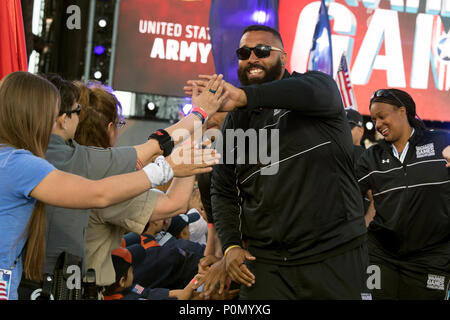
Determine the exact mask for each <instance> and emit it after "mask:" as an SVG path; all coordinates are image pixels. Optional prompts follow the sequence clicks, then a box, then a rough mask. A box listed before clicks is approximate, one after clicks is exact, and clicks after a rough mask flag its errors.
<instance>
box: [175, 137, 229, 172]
mask: <svg viewBox="0 0 450 320" xmlns="http://www.w3.org/2000/svg"><path fill="white" fill-rule="evenodd" d="M220 157H221V155H220V154H219V153H217V152H216V150H214V149H210V148H202V147H201V146H199V145H198V144H195V143H193V142H191V141H189V142H188V143H183V144H182V145H181V146H178V147H177V148H175V149H174V150H173V151H172V153H171V154H170V155H169V156H168V157H166V160H167V162H168V163H169V164H170V166H171V167H172V170H173V173H174V176H175V177H188V176H192V175H196V174H199V173H204V172H210V171H212V166H213V165H216V164H218V163H219V159H220Z"/></svg>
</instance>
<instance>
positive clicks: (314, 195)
mask: <svg viewBox="0 0 450 320" xmlns="http://www.w3.org/2000/svg"><path fill="white" fill-rule="evenodd" d="M236 52H237V55H238V58H239V69H238V75H239V79H240V82H241V83H242V85H243V86H242V87H241V88H236V87H234V86H233V85H231V84H228V83H227V84H226V86H225V87H226V91H227V94H228V98H227V100H226V101H225V102H224V104H223V105H222V109H221V110H222V111H231V112H230V113H229V114H228V116H227V118H226V119H225V121H224V124H223V126H222V133H223V137H225V136H226V135H227V134H226V133H227V130H233V131H234V132H236V135H235V137H237V140H239V139H240V137H239V134H238V133H237V131H235V130H237V129H242V130H244V131H247V132H248V130H254V135H256V137H257V139H258V142H257V143H255V141H248V139H247V142H246V144H245V145H246V146H247V147H250V146H252V145H253V147H254V146H255V145H256V146H258V154H260V151H261V150H260V149H261V148H263V149H265V150H266V151H268V154H270V155H271V156H272V155H273V154H274V153H278V157H277V158H278V161H276V162H273V163H269V164H267V162H265V163H264V162H263V161H261V159H258V161H257V163H254V162H252V161H250V159H252V157H254V154H251V152H250V151H249V148H241V147H238V148H236V146H237V144H236V139H223V140H224V141H223V150H224V153H223V159H222V160H223V161H222V164H219V165H216V166H215V168H214V171H213V174H212V185H211V202H212V212H213V216H214V221H215V227H216V229H217V232H218V235H219V238H220V240H221V243H222V249H223V252H224V257H225V264H226V271H227V273H228V274H229V276H230V277H231V279H232V280H234V281H236V282H238V283H240V284H241V291H240V299H361V298H362V297H363V298H367V297H370V295H368V294H366V292H369V290H368V289H367V287H366V279H367V274H366V268H367V266H368V256H367V249H366V227H365V223H364V217H363V203H362V199H361V196H360V191H359V187H358V183H357V181H356V178H355V176H354V170H353V162H352V136H351V133H350V128H349V126H348V124H347V119H346V114H345V111H344V107H343V105H342V100H341V97H340V94H339V90H338V88H337V86H336V83H335V82H334V80H333V79H332V78H331V77H329V76H328V75H326V74H324V73H321V72H316V71H311V72H307V73H304V74H299V73H296V72H294V73H293V74H292V75H291V74H289V72H288V71H287V70H285V65H286V61H287V54H286V52H284V50H283V43H282V40H281V37H280V35H279V33H278V32H277V31H276V30H274V29H272V28H269V27H266V26H261V25H255V26H250V27H247V28H246V29H245V30H244V32H243V35H242V38H241V41H240V46H239V49H238V50H237V51H236ZM208 77H209V76H203V78H206V79H207V78H208ZM194 83H195V85H196V86H197V87H199V88H201V87H202V86H203V85H204V83H205V82H204V81H203V80H196V81H189V82H188V84H189V85H190V86H191V87H192V86H194ZM186 88H187V89H186ZM186 88H185V90H186V92H189V86H188V87H186ZM242 130H241V132H242ZM264 130H267V131H266V134H264ZM274 131H277V134H278V137H279V139H278V141H275V142H274V141H273V139H271V138H270V137H272V135H271V134H272V133H273V132H274ZM249 136H251V135H249ZM268 137H269V138H268ZM250 149H251V148H250ZM253 149H254V148H253ZM243 159H244V160H245V161H242V160H243Z"/></svg>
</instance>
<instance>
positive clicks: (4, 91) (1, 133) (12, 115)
mask: <svg viewBox="0 0 450 320" xmlns="http://www.w3.org/2000/svg"><path fill="white" fill-rule="evenodd" d="M59 103H60V97H59V93H58V90H57V89H56V87H55V86H54V85H52V84H51V83H50V82H48V81H47V80H45V79H43V78H42V77H40V76H37V75H33V74H31V73H28V72H14V73H11V74H9V75H7V76H6V77H5V78H3V80H2V81H1V82H0V144H3V145H7V146H11V147H14V148H16V149H25V150H28V151H30V152H31V153H33V154H34V155H35V156H37V157H40V158H45V152H46V150H47V146H48V143H49V140H50V135H51V132H52V128H53V124H54V122H55V120H56V114H57V113H58V112H59ZM45 226H46V223H45V205H44V204H43V203H42V202H40V201H37V202H36V204H35V206H34V210H33V213H32V215H31V218H30V220H29V221H28V225H27V227H26V229H25V232H27V231H28V239H27V241H26V244H25V248H24V256H23V271H24V273H25V277H26V278H28V279H31V280H35V281H39V280H41V279H42V267H43V263H44V260H45ZM24 234H25V233H24Z"/></svg>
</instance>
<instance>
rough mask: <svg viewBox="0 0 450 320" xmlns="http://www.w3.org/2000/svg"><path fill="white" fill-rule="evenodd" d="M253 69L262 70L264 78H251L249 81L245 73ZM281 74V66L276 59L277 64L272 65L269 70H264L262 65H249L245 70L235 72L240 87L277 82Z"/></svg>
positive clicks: (279, 61) (279, 60) (240, 69)
mask: <svg viewBox="0 0 450 320" xmlns="http://www.w3.org/2000/svg"><path fill="white" fill-rule="evenodd" d="M253 67H258V68H261V69H262V70H264V73H265V75H264V77H262V78H253V79H249V78H248V74H247V71H248V70H250V69H251V68H253ZM282 72H283V67H282V66H281V59H278V61H277V63H276V64H274V65H273V66H272V67H270V69H267V68H265V67H264V66H262V65H259V64H256V63H249V64H248V66H247V67H245V68H239V69H238V71H237V74H238V78H239V81H240V82H241V84H242V85H244V86H248V85H251V84H261V83H266V82H270V81H274V80H278V79H279V78H280V75H281V74H282Z"/></svg>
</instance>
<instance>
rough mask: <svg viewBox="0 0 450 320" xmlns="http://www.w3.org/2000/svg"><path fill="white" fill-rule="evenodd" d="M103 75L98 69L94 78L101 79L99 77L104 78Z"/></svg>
mask: <svg viewBox="0 0 450 320" xmlns="http://www.w3.org/2000/svg"><path fill="white" fill-rule="evenodd" d="M102 76H103V74H102V73H101V72H100V71H98V70H97V71H95V72H94V78H95V79H97V80H99V79H101V78H102Z"/></svg>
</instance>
